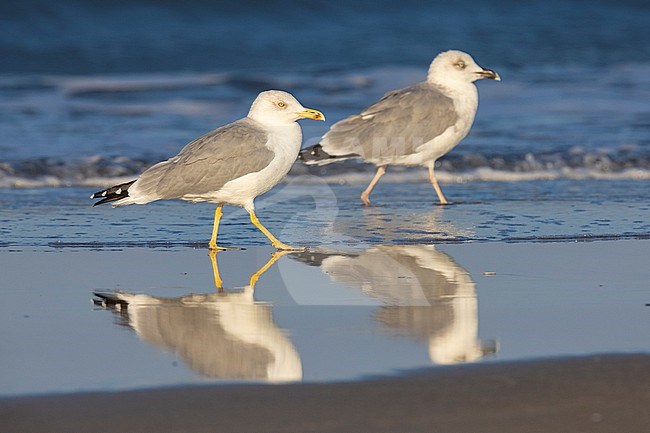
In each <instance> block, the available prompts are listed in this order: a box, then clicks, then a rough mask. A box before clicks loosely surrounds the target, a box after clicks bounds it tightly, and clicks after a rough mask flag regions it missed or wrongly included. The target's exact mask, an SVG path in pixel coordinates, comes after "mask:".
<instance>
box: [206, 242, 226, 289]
mask: <svg viewBox="0 0 650 433" xmlns="http://www.w3.org/2000/svg"><path fill="white" fill-rule="evenodd" d="M218 252H219V250H210V252H209V253H208V256H210V262H212V274H213V275H214V285H215V287H216V288H217V290H218V291H219V293H221V292H223V281H222V280H221V276H220V275H219V265H217V253H218Z"/></svg>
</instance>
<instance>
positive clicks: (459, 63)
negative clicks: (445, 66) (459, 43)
mask: <svg viewBox="0 0 650 433" xmlns="http://www.w3.org/2000/svg"><path fill="white" fill-rule="evenodd" d="M455 66H456V67H457V68H458V69H465V67H466V66H467V65H466V64H465V62H463V61H462V60H459V61H457V62H456V64H455Z"/></svg>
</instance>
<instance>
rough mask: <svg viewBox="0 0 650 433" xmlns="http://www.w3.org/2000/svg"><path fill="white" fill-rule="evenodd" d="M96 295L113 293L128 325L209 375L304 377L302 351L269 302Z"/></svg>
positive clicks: (235, 295)
mask: <svg viewBox="0 0 650 433" xmlns="http://www.w3.org/2000/svg"><path fill="white" fill-rule="evenodd" d="M97 295H98V296H99V297H101V298H103V299H104V300H106V299H110V298H111V297H112V298H113V301H112V302H113V303H114V302H115V300H114V299H115V298H117V299H119V300H121V302H122V303H123V304H125V305H126V308H127V309H126V311H127V314H128V323H129V326H130V327H132V328H133V329H134V330H135V331H136V333H137V334H138V336H139V337H140V338H141V339H142V340H144V341H146V342H148V343H150V344H155V345H157V346H160V347H163V348H167V349H172V350H173V351H174V352H176V353H177V354H178V355H179V356H180V357H181V358H182V359H183V360H184V361H185V362H187V364H188V365H189V366H190V367H191V368H192V369H193V370H195V371H197V372H199V373H201V374H203V375H205V376H209V377H216V378H229V379H263V380H271V381H287V380H289V381H293V380H300V379H301V377H302V367H301V363H300V358H299V357H298V353H297V352H296V350H295V348H294V347H293V345H292V344H291V342H290V341H289V339H288V338H287V337H286V336H285V335H284V334H283V333H282V332H281V331H280V330H279V329H278V328H277V326H276V325H275V324H274V323H273V320H272V316H271V310H270V307H269V306H267V305H261V304H256V303H254V302H253V301H252V298H248V297H247V296H246V294H241V293H232V294H227V295H225V296H224V295H222V296H219V295H188V296H184V297H182V298H176V299H166V298H154V297H151V296H147V295H131V294H127V293H116V294H109V295H107V294H97ZM108 302H109V303H110V302H111V301H108ZM118 302H119V301H118ZM123 311H124V310H123Z"/></svg>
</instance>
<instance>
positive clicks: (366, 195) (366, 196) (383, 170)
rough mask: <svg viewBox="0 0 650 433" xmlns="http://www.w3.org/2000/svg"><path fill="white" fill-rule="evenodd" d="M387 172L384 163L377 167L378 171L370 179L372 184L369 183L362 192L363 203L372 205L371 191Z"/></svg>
mask: <svg viewBox="0 0 650 433" xmlns="http://www.w3.org/2000/svg"><path fill="white" fill-rule="evenodd" d="M385 173H386V166H385V165H382V166H380V167H378V168H377V173H375V177H373V178H372V180H371V181H370V185H368V188H366V189H365V190H364V191H363V192H362V193H361V201H363V204H365V205H366V206H370V193H371V192H372V190H373V188H374V187H375V185H377V182H379V179H381V177H382V176H383V175H384V174H385Z"/></svg>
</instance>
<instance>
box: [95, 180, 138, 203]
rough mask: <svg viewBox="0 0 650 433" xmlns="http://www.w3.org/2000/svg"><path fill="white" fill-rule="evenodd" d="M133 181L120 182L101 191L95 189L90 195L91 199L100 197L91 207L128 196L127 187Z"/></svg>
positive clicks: (133, 181)
mask: <svg viewBox="0 0 650 433" xmlns="http://www.w3.org/2000/svg"><path fill="white" fill-rule="evenodd" d="M134 183H135V180H132V181H130V182H126V183H121V184H119V185H115V186H112V187H110V188H106V189H104V190H101V191H97V192H96V193H94V194H93V195H91V196H90V198H91V199H93V198H101V200H100V201H98V202H97V203H93V207H95V206H99V205H100V204H104V203H110V202H112V201H116V200H121V199H123V198H126V197H128V196H129V188H130V187H131V185H133V184H134Z"/></svg>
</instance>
